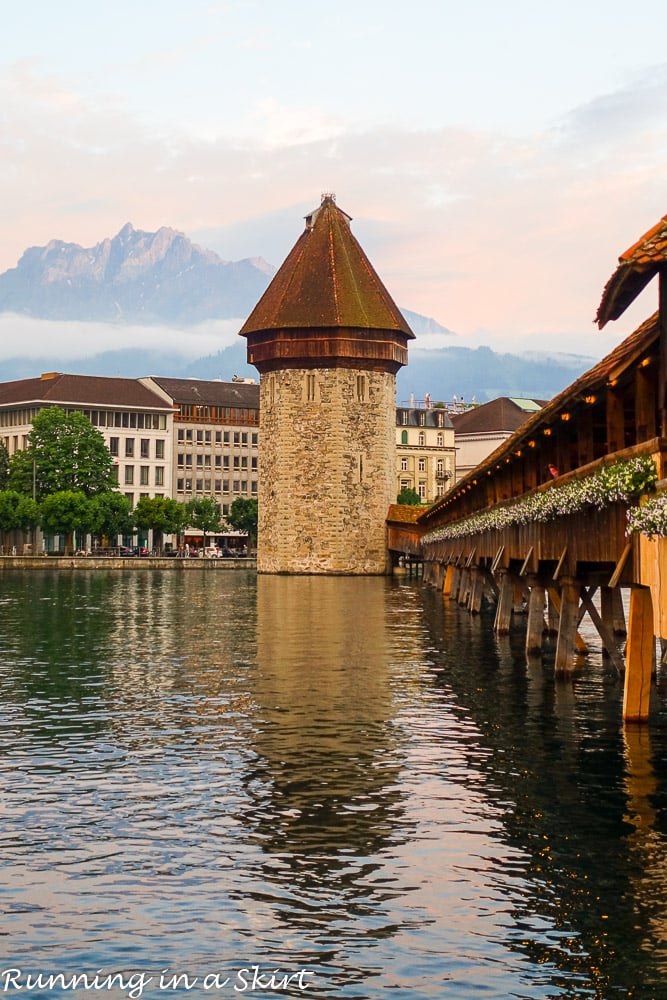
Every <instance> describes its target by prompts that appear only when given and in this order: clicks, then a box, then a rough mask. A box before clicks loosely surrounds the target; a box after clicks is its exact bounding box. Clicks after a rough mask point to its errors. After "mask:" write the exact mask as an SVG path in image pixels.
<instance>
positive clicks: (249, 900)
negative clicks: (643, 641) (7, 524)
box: [0, 568, 667, 1000]
mask: <svg viewBox="0 0 667 1000" xmlns="http://www.w3.org/2000/svg"><path fill="white" fill-rule="evenodd" d="M491 625H492V620H491V618H490V617H489V616H488V615H487V614H485V613H483V614H482V615H481V616H479V617H477V618H471V617H470V616H469V615H468V614H467V613H466V612H465V611H463V610H462V609H460V608H459V607H458V606H456V605H455V604H451V603H449V602H445V601H443V599H442V595H440V594H438V593H436V592H435V591H433V590H432V589H430V588H428V587H425V586H423V585H422V584H421V582H417V581H410V580H405V579H403V580H389V579H382V578H369V579H357V578H318V577H269V576H262V577H259V578H257V577H256V576H255V575H254V574H253V573H251V572H249V571H245V570H241V571H232V570H225V571H220V572H205V573H204V572H202V573H197V572H188V573H178V572H174V571H171V572H165V573H160V572H159V571H152V570H150V569H148V568H146V569H143V568H142V569H141V570H139V571H132V572H109V573H103V572H76V573H72V574H68V573H60V574H58V573H55V572H49V571H48V570H45V571H33V572H31V573H21V572H13V573H5V574H3V575H2V576H0V696H1V697H0V781H1V787H2V793H3V794H2V802H1V806H0V808H1V811H2V813H1V815H2V823H1V826H0V913H1V920H0V959H1V961H0V996H16V997H30V998H33V997H49V998H56V997H57V998H60V997H71V996H76V997H111V998H123V997H131V996H135V997H136V996H143V997H147V998H150V1000H154V998H158V997H160V998H162V997H169V996H172V997H175V998H179V1000H181V998H183V997H186V996H189V997H197V998H203V997H211V996H217V997H234V996H243V995H246V996H253V997H259V996H263V997H265V996H271V997H277V996H305V997H336V998H338V997H340V998H359V1000H376V998H379V997H385V996H386V997H387V998H395V1000H412V998H415V1000H417V998H426V997H428V998H438V1000H440V998H445V1000H450V998H451V1000H470V998H480V997H481V998H498V1000H500V998H502V1000H507V998H526V1000H528V998H531V1000H532V998H541V1000H547V998H556V997H568V998H569V997H594V998H599V1000H610V998H616V997H619V998H620V997H633V998H636V1000H637V998H638V1000H659V998H660V997H664V996H666V995H667V993H666V992H665V990H666V989H667V987H665V980H666V979H667V767H666V765H667V692H665V690H663V689H662V686H661V678H660V677H659V678H658V687H657V689H656V691H655V692H654V694H655V698H654V711H653V716H652V719H651V722H650V724H649V725H647V726H645V727H641V728H632V729H628V730H627V731H626V732H624V729H623V726H622V724H621V700H622V685H621V682H620V681H619V680H618V678H617V677H616V676H615V674H614V673H613V671H612V670H611V669H610V668H608V667H607V665H606V664H605V662H604V661H603V660H602V657H601V656H600V655H598V654H597V653H596V652H595V651H594V652H593V655H592V656H591V657H590V660H589V664H588V666H587V667H586V669H585V670H584V671H583V672H581V673H580V674H578V675H577V676H576V677H575V678H574V679H573V680H572V681H569V682H559V683H554V679H553V669H552V666H553V664H552V657H551V658H550V654H549V651H548V650H547V653H546V654H545V657H544V658H543V661H542V662H541V663H537V664H534V665H531V666H530V667H527V666H526V665H525V662H524V657H523V651H522V635H521V633H520V631H517V632H516V633H513V634H512V635H511V636H510V637H509V638H505V639H502V640H500V639H498V638H496V637H494V635H493V632H492V628H491Z"/></svg>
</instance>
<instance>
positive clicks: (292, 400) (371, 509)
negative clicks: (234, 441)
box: [257, 368, 396, 575]
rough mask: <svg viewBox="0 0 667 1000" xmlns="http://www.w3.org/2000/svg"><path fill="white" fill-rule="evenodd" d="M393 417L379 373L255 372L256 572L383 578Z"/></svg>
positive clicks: (391, 392)
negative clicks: (257, 410)
mask: <svg viewBox="0 0 667 1000" xmlns="http://www.w3.org/2000/svg"><path fill="white" fill-rule="evenodd" d="M395 412H396V381H395V377H394V376H393V375H390V374H387V373H383V372H370V371H369V372H360V371H358V370H353V369H349V370H348V369H334V368H322V369H315V370H312V369H311V370H307V371H306V370H302V369H286V370H283V371H278V372H273V373H269V374H264V375H262V378H261V382H260V421H261V425H260V427H261V433H260V454H259V470H260V472H259V537H258V546H257V568H258V570H259V572H263V573H323V574H367V575H371V574H383V573H386V572H387V571H388V565H387V540H386V534H387V531H386V518H387V510H388V508H389V504H390V503H392V501H393V500H394V499H395V496H394V494H395V478H396V470H395V450H396V445H395V422H396V418H395Z"/></svg>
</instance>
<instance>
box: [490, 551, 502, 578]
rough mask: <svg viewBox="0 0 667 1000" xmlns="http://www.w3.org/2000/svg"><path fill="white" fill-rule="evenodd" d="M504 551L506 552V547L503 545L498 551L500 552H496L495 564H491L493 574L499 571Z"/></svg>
mask: <svg viewBox="0 0 667 1000" xmlns="http://www.w3.org/2000/svg"><path fill="white" fill-rule="evenodd" d="M504 551H505V546H504V545H501V546H500V548H499V549H498V551H497V552H496V554H495V556H494V558H493V562H492V563H491V572H492V573H495V572H496V570H497V569H498V563H499V562H500V560H501V559H502V557H503V552H504Z"/></svg>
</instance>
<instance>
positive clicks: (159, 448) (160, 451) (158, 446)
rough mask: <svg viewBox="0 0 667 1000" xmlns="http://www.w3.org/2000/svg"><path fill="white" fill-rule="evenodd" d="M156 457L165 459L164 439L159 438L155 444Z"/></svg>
mask: <svg viewBox="0 0 667 1000" xmlns="http://www.w3.org/2000/svg"><path fill="white" fill-rule="evenodd" d="M155 457H156V458H162V459H163V458H164V439H163V438H158V439H157V441H156V442H155Z"/></svg>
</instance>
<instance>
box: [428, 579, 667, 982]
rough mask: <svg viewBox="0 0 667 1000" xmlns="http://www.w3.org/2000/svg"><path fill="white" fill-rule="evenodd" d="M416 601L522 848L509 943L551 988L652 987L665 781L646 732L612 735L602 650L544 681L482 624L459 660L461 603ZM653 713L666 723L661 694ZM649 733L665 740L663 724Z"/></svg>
mask: <svg viewBox="0 0 667 1000" xmlns="http://www.w3.org/2000/svg"><path fill="white" fill-rule="evenodd" d="M425 600H426V601H427V602H428V603H429V606H428V607H427V610H426V616H425V617H426V620H427V621H428V622H429V625H430V626H431V627H432V628H433V631H432V633H431V634H432V636H433V639H434V642H435V643H436V644H439V652H440V656H441V658H442V661H443V662H444V663H445V664H446V667H445V671H444V673H445V676H446V677H447V679H448V683H449V684H451V686H452V687H453V688H454V689H455V690H456V691H457V693H458V694H459V696H460V698H461V701H463V702H465V704H466V706H467V707H468V708H469V710H470V712H471V715H472V717H473V719H474V721H475V724H476V726H477V727H478V728H479V731H480V733H481V734H482V736H483V739H484V742H485V744H486V745H488V747H489V748H490V751H491V752H490V753H489V754H488V755H487V757H486V758H485V759H482V758H480V759H479V767H480V769H481V770H482V771H483V772H484V774H485V781H484V789H485V794H488V795H489V796H490V797H491V798H492V799H495V800H496V801H497V802H498V803H499V804H500V803H502V804H503V807H504V818H503V826H504V830H505V835H506V837H507V838H508V840H509V842H510V843H511V844H514V845H515V846H516V847H517V849H518V850H519V851H520V852H522V853H523V854H524V855H525V858H526V863H525V866H524V869H523V871H522V879H521V882H520V884H518V885H517V887H516V890H515V891H514V892H513V893H512V894H511V896H512V900H513V906H512V910H511V913H512V921H513V924H514V926H513V928H511V930H510V932H509V939H510V940H511V941H512V944H513V946H514V947H515V948H516V949H517V950H519V951H522V952H524V953H525V954H526V955H528V956H529V958H530V960H531V961H532V962H534V963H536V964H539V966H540V967H542V968H544V969H550V970H551V971H550V975H549V981H550V984H551V987H552V989H553V990H554V991H557V990H571V991H573V992H572V995H579V992H581V995H585V996H594V997H596V998H599V1000H608V998H609V997H616V996H618V997H621V996H623V997H625V996H630V995H631V996H633V997H646V998H651V1000H652V998H654V997H657V996H659V995H660V989H661V986H659V984H660V983H661V982H662V981H663V979H664V976H665V972H667V965H666V964H665V947H664V933H663V931H664V915H665V913H667V881H666V880H665V866H664V864H662V859H663V858H664V855H665V836H664V834H661V833H659V832H658V830H657V829H656V818H657V815H658V814H661V815H663V816H664V808H665V805H667V798H666V789H665V783H664V781H662V782H657V779H656V774H655V769H654V767H653V764H652V762H651V751H650V749H649V742H648V734H647V732H646V731H642V730H632V729H630V730H627V731H625V733H624V731H623V728H622V725H621V716H620V712H621V682H620V681H619V680H618V678H617V677H616V676H615V674H614V673H613V672H611V671H610V670H609V669H608V666H607V665H606V664H605V662H604V661H603V659H602V657H601V655H600V658H599V660H598V661H596V660H595V658H593V660H592V662H591V663H589V666H588V667H587V669H586V670H585V671H584V672H583V673H582V674H581V675H578V676H577V677H576V678H574V679H569V680H567V681H565V682H560V681H557V682H554V678H553V672H552V669H551V667H552V664H550V663H549V661H548V658H547V660H546V662H544V661H542V662H540V663H539V664H538V663H537V662H536V661H533V662H531V663H529V664H528V665H527V666H526V664H525V659H524V655H523V648H522V639H523V637H522V635H521V634H519V633H517V634H516V635H515V636H512V637H507V638H503V639H501V640H498V641H497V642H496V647H495V650H494V655H491V656H490V655H489V650H488V648H487V640H486V638H485V634H484V629H483V628H482V629H481V630H480V631H479V633H478V634H477V635H475V634H470V635H469V636H468V638H467V646H468V649H469V652H470V659H469V663H470V664H472V665H473V667H472V670H470V669H469V668H466V669H465V670H462V669H461V668H460V665H459V664H457V663H456V662H455V661H454V660H453V659H452V657H451V648H450V647H449V644H448V643H447V636H449V635H450V634H451V632H452V631H453V630H458V629H459V628H460V627H461V626H460V624H459V623H458V622H456V623H455V624H454V626H453V628H452V624H451V622H450V618H451V616H452V615H453V616H455V617H457V618H458V616H459V615H460V613H461V612H460V610H459V609H456V608H454V609H452V608H451V606H449V605H447V604H445V605H444V607H442V608H440V606H439V603H438V604H436V605H435V606H434V607H431V606H430V601H431V599H430V598H427V597H425ZM436 600H438V599H437V598H436ZM440 611H441V612H442V617H441V619H440V622H439V627H434V626H436V623H437V621H438V619H437V617H436V615H435V614H434V613H433V612H440ZM483 624H484V623H483V622H482V625H483ZM600 652H601V651H600ZM441 676H442V674H441ZM444 695H445V692H443V696H444ZM659 711H661V712H662V719H663V720H664V718H665V715H664V702H663V705H662V709H661V710H659ZM657 721H658V720H657V719H656V722H657ZM652 731H653V734H654V738H655V739H657V740H658V741H659V743H660V745H661V746H662V747H663V748H664V745H665V737H666V733H665V728H664V721H663V722H662V724H661V725H660V726H659V728H657V729H656V728H654V729H653V730H652ZM658 801H659V802H660V803H661V806H662V808H661V809H660V810H658V811H656V806H655V803H656V802H658ZM663 822H664V820H663ZM658 859H660V860H658ZM546 995H549V996H551V995H552V993H548V994H546ZM553 995H556V994H555V993H554V994H553ZM568 995H570V993H568Z"/></svg>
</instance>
